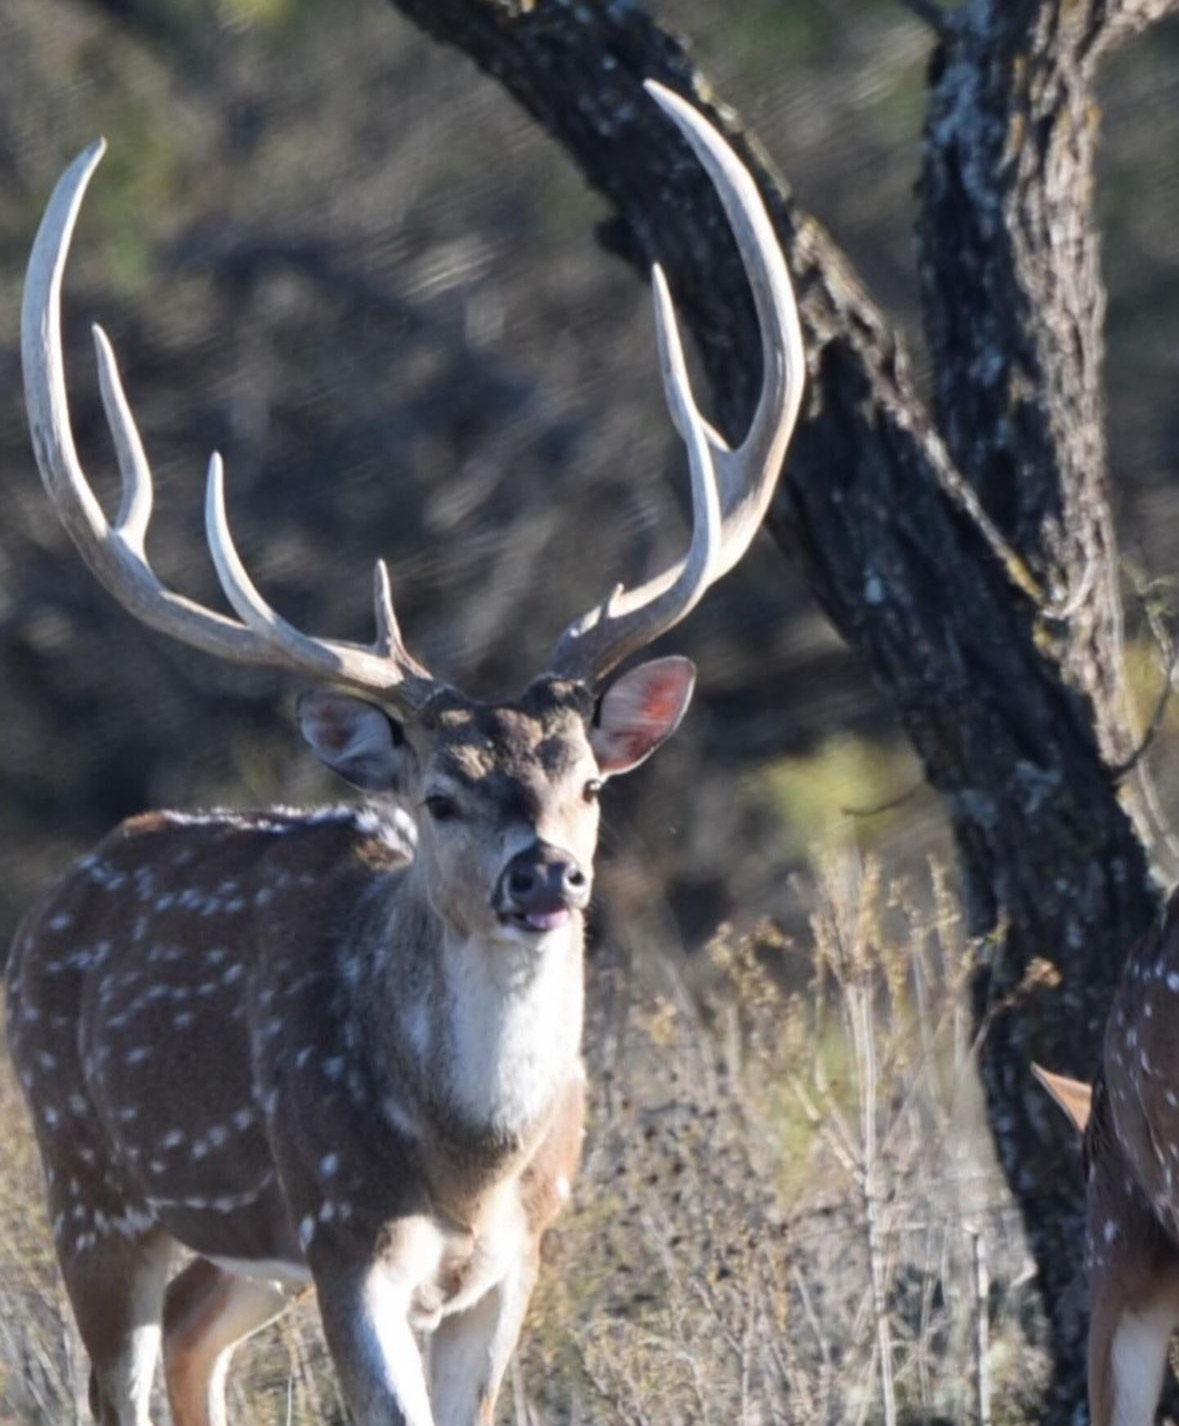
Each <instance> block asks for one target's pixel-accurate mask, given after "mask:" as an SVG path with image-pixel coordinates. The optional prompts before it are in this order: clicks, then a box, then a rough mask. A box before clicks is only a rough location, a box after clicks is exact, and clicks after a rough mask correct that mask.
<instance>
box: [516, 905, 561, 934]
mask: <svg viewBox="0 0 1179 1426" xmlns="http://www.w3.org/2000/svg"><path fill="white" fill-rule="evenodd" d="M568 919H569V912H568V911H566V910H564V909H562V910H560V911H530V912H529V913H528V915H527V916H525V918H524V920H525V922H526V923H527V924H528V925H529V926H531V927H532V929H533V930H534V931H555V930H556V929H557V927H558V926H563V925H564V924H565V922H566V921H568Z"/></svg>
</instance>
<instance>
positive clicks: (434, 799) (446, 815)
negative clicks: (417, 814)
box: [423, 792, 459, 822]
mask: <svg viewBox="0 0 1179 1426" xmlns="http://www.w3.org/2000/svg"><path fill="white" fill-rule="evenodd" d="M423 806H424V807H425V809H426V811H427V812H428V813H429V814H430V816H431V817H433V819H434V821H435V822H454V821H457V819H458V816H459V805H458V803H457V802H456V801H455V800H454V798H453V797H447V795H446V794H445V793H444V792H434V793H431V794H430V796H429V797H427V798H426V800H425V802H424V804H423Z"/></svg>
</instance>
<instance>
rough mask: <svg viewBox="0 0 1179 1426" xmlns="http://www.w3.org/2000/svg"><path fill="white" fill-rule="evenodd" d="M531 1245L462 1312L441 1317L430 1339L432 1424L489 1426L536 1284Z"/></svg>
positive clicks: (534, 1263) (535, 1254)
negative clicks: (499, 1278)
mask: <svg viewBox="0 0 1179 1426" xmlns="http://www.w3.org/2000/svg"><path fill="white" fill-rule="evenodd" d="M538 1263H539V1258H538V1253H537V1250H536V1248H533V1249H532V1250H531V1251H529V1252H528V1253H526V1254H525V1256H524V1257H523V1258H522V1260H521V1261H520V1263H519V1264H518V1265H517V1266H516V1267H515V1268H514V1269H513V1270H512V1271H511V1272H510V1273H509V1274H508V1275H507V1276H506V1277H505V1278H504V1279H503V1280H502V1281H501V1282H498V1283H497V1284H496V1285H495V1287H493V1288H491V1289H490V1291H488V1292H486V1293H485V1294H484V1295H483V1296H482V1297H481V1298H480V1299H479V1301H478V1302H476V1303H474V1304H473V1305H472V1306H470V1307H468V1308H467V1309H466V1311H465V1312H456V1313H454V1314H453V1315H452V1316H449V1317H444V1318H443V1319H442V1321H441V1322H440V1323H439V1324H438V1327H437V1329H436V1330H435V1332H434V1335H433V1337H432V1339H431V1342H430V1380H431V1396H432V1399H433V1402H434V1417H435V1421H436V1422H437V1426H472V1423H478V1426H491V1422H492V1421H493V1420H494V1416H495V1400H496V1397H497V1396H498V1395H499V1388H500V1383H501V1382H502V1381H503V1377H504V1373H505V1372H506V1371H507V1369H508V1362H509V1361H510V1360H511V1357H512V1352H513V1350H514V1349H515V1346H516V1339H517V1338H518V1337H519V1335H520V1328H521V1326H522V1324H523V1322H524V1314H525V1312H526V1311H527V1309H528V1300H529V1298H530V1297H531V1296H532V1289H533V1286H534V1285H535V1283H536V1273H537V1267H538Z"/></svg>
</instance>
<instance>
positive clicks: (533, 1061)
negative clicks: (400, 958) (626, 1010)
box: [440, 916, 583, 1133]
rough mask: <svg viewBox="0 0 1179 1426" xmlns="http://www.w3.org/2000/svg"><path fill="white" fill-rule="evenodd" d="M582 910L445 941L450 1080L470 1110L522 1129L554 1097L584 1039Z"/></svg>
mask: <svg viewBox="0 0 1179 1426" xmlns="http://www.w3.org/2000/svg"><path fill="white" fill-rule="evenodd" d="M582 934H583V930H582V922H581V918H580V916H577V917H574V918H573V920H572V921H571V922H570V923H569V924H567V925H565V926H562V927H561V928H560V929H558V930H556V931H552V932H550V933H548V934H547V935H542V936H529V937H528V938H527V941H525V940H524V938H523V937H522V936H519V935H516V934H513V933H507V934H505V935H504V936H503V937H502V938H500V937H497V938H495V939H494V940H488V941H480V940H474V939H471V940H462V941H453V942H451V941H447V942H445V943H444V945H443V949H442V968H443V985H442V989H443V996H444V1000H445V1004H444V1006H443V1007H440V1008H441V1009H442V1016H441V1020H442V1024H443V1025H444V1026H445V1027H446V1034H447V1038H448V1040H449V1043H448V1044H447V1047H446V1053H445V1055H444V1056H443V1063H444V1064H445V1066H446V1070H445V1073H446V1078H447V1088H448V1089H449V1091H450V1096H451V1098H452V1099H453V1101H454V1104H455V1107H456V1109H458V1110H459V1111H460V1112H461V1113H462V1115H463V1116H464V1118H466V1119H469V1120H470V1122H472V1123H474V1124H478V1125H480V1126H483V1127H486V1128H487V1129H491V1130H495V1131H498V1132H504V1133H513V1132H521V1131H523V1130H525V1129H526V1128H527V1127H528V1126H529V1125H531V1124H533V1123H535V1122H536V1121H537V1120H538V1119H539V1118H540V1116H541V1115H543V1114H544V1112H545V1111H546V1110H547V1109H548V1108H549V1106H550V1105H551V1104H552V1102H553V1099H554V1097H555V1095H556V1094H557V1092H558V1091H559V1090H560V1088H561V1087H562V1085H563V1084H564V1083H565V1082H566V1080H567V1079H568V1077H569V1075H570V1074H571V1073H573V1070H574V1066H575V1065H576V1063H577V1057H578V1053H579V1051H580V1048H581V1018H582V998H583V993H582V967H581V940H582Z"/></svg>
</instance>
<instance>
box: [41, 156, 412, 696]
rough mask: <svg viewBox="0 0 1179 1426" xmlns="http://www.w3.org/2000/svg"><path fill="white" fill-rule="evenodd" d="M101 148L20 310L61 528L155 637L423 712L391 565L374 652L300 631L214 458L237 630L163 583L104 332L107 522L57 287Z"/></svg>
mask: <svg viewBox="0 0 1179 1426" xmlns="http://www.w3.org/2000/svg"><path fill="white" fill-rule="evenodd" d="M105 149H106V144H105V142H104V141H103V140H102V139H99V140H97V141H96V142H95V143H93V144H91V145H90V147H89V148H87V149H86V150H85V151H84V152H83V153H82V154H80V155H79V156H78V158H76V159H75V160H74V162H73V163H72V164H71V165H70V166H69V168H67V169H66V171H65V173H64V174H62V176H61V178H60V179H59V180H58V183H57V187H56V188H55V189H54V191H53V196H52V197H51V198H50V200H49V205H48V207H47V208H46V210H45V216H44V217H43V218H42V220H41V226H40V228H39V229H38V232H37V237H36V239H35V241H34V243H33V250H32V254H31V256H30V258H29V267H28V274H27V277H26V280H25V293H24V304H23V307H22V310H21V358H22V363H23V367H24V378H25V403H26V406H27V408H28V415H29V428H30V430H31V432H32V437H33V450H34V453H35V455H36V458H37V465H38V468H39V469H40V472H41V479H42V480H43V482H44V484H45V488H46V490H47V491H48V492H49V498H50V499H51V500H52V502H53V504H54V506H55V508H56V509H57V512H58V515H59V516H60V518H61V521H62V523H63V524H64V525H65V527H66V529H67V531H68V532H69V534H70V536H71V538H72V539H73V541H74V543H75V545H77V547H78V550H79V552H80V553H81V555H82V558H83V559H84V560H85V561H86V563H87V564H88V565H89V567H90V569H91V570H92V571H93V573H94V574H95V576H96V577H97V579H98V580H99V582H100V583H101V584H102V585H103V586H104V587H105V588H106V589H107V590H109V591H110V593H111V594H113V595H114V596H115V598H116V599H117V600H118V601H119V602H120V603H121V604H122V605H123V606H124V607H125V608H126V609H128V610H129V611H130V612H131V613H132V614H133V615H134V616H135V617H136V618H137V619H140V620H142V622H143V623H145V624H148V625H150V626H151V627H152V628H153V629H157V630H159V631H160V632H161V633H164V634H169V635H171V636H172V637H173V638H176V639H179V640H181V641H182V642H183V643H186V644H190V645H192V646H193V647H195V648H198V649H202V650H203V651H204V652H205V653H210V654H213V655H215V656H217V657H219V658H225V659H231V660H233V661H234V662H237V663H259V664H268V665H271V666H273V667H277V668H285V669H290V670H293V671H295V672H298V673H301V674H304V675H312V676H314V677H316V678H320V679H330V680H332V681H334V682H336V683H342V684H346V685H348V686H350V687H353V688H356V689H359V690H362V691H364V692H369V693H377V694H379V695H380V696H381V697H382V698H384V699H386V700H388V701H390V702H392V703H395V704H399V705H401V706H403V707H405V708H407V709H413V708H417V707H420V706H421V705H422V704H423V703H424V702H425V701H426V699H427V698H428V697H429V696H430V694H431V693H432V692H433V691H434V689H435V688H436V687H437V683H436V682H435V680H434V679H433V678H432V677H431V676H430V674H429V673H428V672H427V671H426V669H425V668H423V667H422V665H421V664H419V663H417V662H416V661H415V660H414V659H412V658H411V657H410V655H409V654H408V653H407V652H406V649H405V645H404V643H403V641H402V638H401V633H400V630H399V629H398V626H397V620H396V616H395V615H394V613H393V603H392V599H391V596H390V592H389V575H388V571H387V570H386V568H385V565H384V562H383V561H381V562H379V563H378V565H377V571H376V585H375V605H376V618H377V639H376V641H375V643H373V644H372V645H370V646H365V645H362V644H353V643H348V642H344V641H336V640H330V639H316V638H312V637H310V636H309V635H307V634H303V633H301V632H300V631H299V630H297V629H296V628H294V627H293V626H292V625H291V624H289V623H287V621H286V620H285V619H283V618H282V617H281V616H280V615H279V614H277V613H276V612H275V611H274V610H273V609H272V608H271V607H270V606H269V605H268V604H267V603H266V601H265V600H264V599H263V598H262V596H261V595H260V594H259V593H258V590H257V589H256V587H255V586H254V584H253V582H252V580H251V579H250V577H249V575H248V574H247V573H246V570H245V568H244V566H243V565H242V562H241V560H240V559H239V557H238V554H237V551H236V549H235V548H234V544H233V540H232V538H231V536H230V533H229V525H228V521H227V519H226V515H225V497H224V480H223V472H222V466H221V459H220V457H219V456H217V455H214V456H213V458H212V460H211V461H210V464H209V488H208V499H207V502H206V529H207V533H208V539H209V548H210V551H211V553H212V556H213V562H214V564H215V566H216V569H217V574H218V577H219V578H220V580H221V584H222V588H223V589H224V590H225V593H226V597H227V598H228V599H229V602H230V604H231V605H232V606H233V607H234V609H235V610H236V611H237V613H238V615H239V616H240V619H241V621H242V622H240V623H239V622H238V621H237V620H234V619H230V618H227V617H226V616H225V615H223V614H218V613H217V612H216V611H215V610H213V609H207V608H205V607H204V606H203V605H201V604H197V603H195V602H194V601H193V600H191V599H187V598H186V597H185V596H184V595H182V594H177V593H175V592H174V591H172V590H170V589H168V588H167V587H166V586H165V585H163V584H162V583H161V582H160V580H159V579H158V578H157V576H156V574H155V573H154V571H153V570H152V568H151V565H150V564H149V563H148V559H147V554H146V550H145V541H146V537H147V529H148V523H149V521H150V518H151V509H152V478H151V468H150V466H149V465H148V462H147V458H146V456H145V454H144V450H143V442H142V440H141V439H140V436H139V431H138V429H137V428H136V425H135V418H134V416H133V415H132V413H131V408H130V405H129V404H128V402H127V398H126V395H125V393H124V391H123V384H122V380H121V378H120V376H119V369H118V364H117V362H116V360H115V354H114V350H113V348H112V347H111V344H110V342H109V341H108V340H107V337H106V334H105V333H104V332H103V331H102V329H101V328H99V327H95V328H94V343H95V351H96V354H97V359H98V375H99V389H100V392H101V395H102V402H103V407H104V409H105V411H106V418H107V423H108V425H109V426H110V430H111V435H112V438H113V440H114V445H115V453H116V457H117V460H118V465H119V472H120V475H121V477H122V482H123V498H122V502H121V504H120V507H119V513H118V515H117V516H116V518H115V522H114V524H113V525H111V524H110V523H108V521H107V518H106V516H105V515H104V514H103V511H102V508H101V506H100V505H99V503H98V501H97V499H96V498H95V496H94V492H93V490H92V489H91V488H90V484H89V482H88V480H87V479H86V475H85V472H84V471H83V469H82V465H81V462H80V461H79V459H78V453H77V449H76V447H75V445H74V437H73V430H72V427H71V424H70V413H69V401H68V397H67V394H66V382H65V361H64V357H63V352H62V339H61V287H62V277H63V274H64V272H65V265H66V259H67V257H68V255H69V248H70V240H71V238H72V236H73V232H74V227H75V224H76V222H77V218H78V212H79V210H80V208H81V205H82V199H83V197H84V195H85V193H86V188H87V185H88V184H89V182H90V179H91V177H92V176H93V174H94V170H95V169H96V168H97V166H98V163H99V160H100V159H101V158H102V156H103V153H104V152H105Z"/></svg>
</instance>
